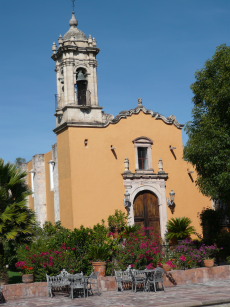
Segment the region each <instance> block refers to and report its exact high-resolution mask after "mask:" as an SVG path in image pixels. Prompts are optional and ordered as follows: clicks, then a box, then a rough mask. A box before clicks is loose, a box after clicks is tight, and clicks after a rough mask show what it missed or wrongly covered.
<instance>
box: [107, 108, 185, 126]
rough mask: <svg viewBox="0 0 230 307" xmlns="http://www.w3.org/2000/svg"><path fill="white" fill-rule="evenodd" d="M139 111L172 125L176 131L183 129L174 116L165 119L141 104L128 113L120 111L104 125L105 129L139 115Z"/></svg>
mask: <svg viewBox="0 0 230 307" xmlns="http://www.w3.org/2000/svg"><path fill="white" fill-rule="evenodd" d="M141 111H142V112H143V113H145V114H150V115H152V117H154V118H155V119H157V120H163V122H164V123H166V124H168V125H174V126H176V127H177V128H178V129H182V128H183V127H184V125H182V124H180V123H179V122H178V121H177V119H176V117H175V116H174V115H171V116H169V117H165V116H163V115H161V114H159V113H157V112H154V111H152V110H148V109H146V108H145V107H144V106H143V105H142V104H138V106H137V107H136V108H135V109H131V110H128V111H121V112H120V113H119V114H118V115H117V116H116V117H115V118H114V119H113V120H111V121H108V122H107V123H106V124H105V127H106V126H108V125H110V124H117V123H118V122H119V121H120V120H121V119H123V118H127V117H130V116H132V115H133V114H139V113H140V112H141Z"/></svg>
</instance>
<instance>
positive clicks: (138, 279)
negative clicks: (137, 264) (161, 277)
mask: <svg viewBox="0 0 230 307" xmlns="http://www.w3.org/2000/svg"><path fill="white" fill-rule="evenodd" d="M131 274H132V279H133V287H134V291H135V292H137V287H138V286H140V287H142V288H143V290H144V291H145V290H146V282H147V276H146V273H145V271H142V270H131ZM140 287H139V288H140Z"/></svg>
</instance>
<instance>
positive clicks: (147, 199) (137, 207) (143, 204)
mask: <svg viewBox="0 0 230 307" xmlns="http://www.w3.org/2000/svg"><path fill="white" fill-rule="evenodd" d="M133 207H134V222H135V224H139V225H141V226H142V227H152V228H153V232H154V233H155V234H158V235H160V234H161V233H160V213H159V204H158V198H157V196H156V195H155V194H153V193H151V192H150V191H142V192H140V193H138V194H137V196H136V197H135V199H134V206H133Z"/></svg>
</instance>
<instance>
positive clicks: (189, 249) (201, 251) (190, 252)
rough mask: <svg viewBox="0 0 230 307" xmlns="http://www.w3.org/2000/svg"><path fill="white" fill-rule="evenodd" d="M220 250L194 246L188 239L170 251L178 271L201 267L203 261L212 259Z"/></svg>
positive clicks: (214, 246)
mask: <svg viewBox="0 0 230 307" xmlns="http://www.w3.org/2000/svg"><path fill="white" fill-rule="evenodd" d="M219 250H220V249H219V248H218V247H217V246H216V245H215V244H214V245H205V244H202V245H201V246H196V245H195V244H194V242H193V241H192V240H190V239H186V240H184V241H182V242H181V244H180V245H178V246H176V247H175V249H174V250H173V251H172V253H173V257H174V259H175V264H176V267H177V268H178V269H189V268H196V267H199V266H202V264H203V261H204V259H207V258H209V257H210V256H211V257H213V256H214V255H215V254H216V253H217V252H218V251H219Z"/></svg>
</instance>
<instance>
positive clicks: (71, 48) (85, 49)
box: [51, 44, 100, 61]
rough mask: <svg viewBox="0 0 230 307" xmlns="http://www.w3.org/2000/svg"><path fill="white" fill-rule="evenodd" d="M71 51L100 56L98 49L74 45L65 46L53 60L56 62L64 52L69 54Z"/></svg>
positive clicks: (54, 55) (53, 56) (55, 54)
mask: <svg viewBox="0 0 230 307" xmlns="http://www.w3.org/2000/svg"><path fill="white" fill-rule="evenodd" d="M69 51H78V52H81V53H84V52H87V53H95V54H98V53H99V52H100V49H99V48H96V47H79V46H77V45H74V44H69V45H65V46H62V47H59V49H58V51H57V53H54V54H53V55H52V56H51V58H52V59H53V60H54V61H56V60H57V59H58V58H60V57H61V55H62V54H63V53H64V52H69Z"/></svg>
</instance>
